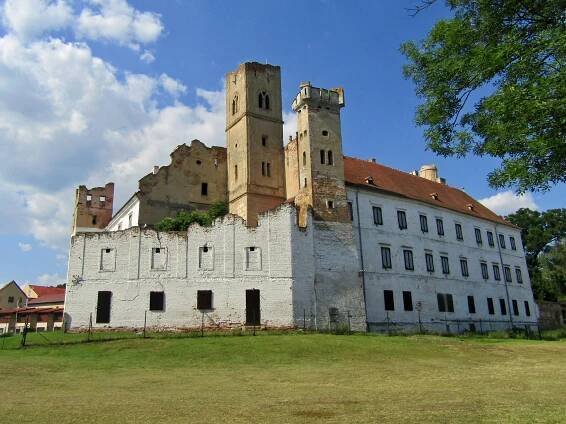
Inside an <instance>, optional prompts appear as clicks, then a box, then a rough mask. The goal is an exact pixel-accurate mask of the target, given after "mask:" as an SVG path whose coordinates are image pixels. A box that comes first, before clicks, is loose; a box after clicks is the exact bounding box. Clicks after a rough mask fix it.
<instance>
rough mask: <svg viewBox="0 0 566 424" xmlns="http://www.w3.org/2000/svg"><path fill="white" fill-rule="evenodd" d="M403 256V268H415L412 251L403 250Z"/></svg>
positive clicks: (411, 269)
mask: <svg viewBox="0 0 566 424" xmlns="http://www.w3.org/2000/svg"><path fill="white" fill-rule="evenodd" d="M403 257H404V258H405V269H407V270H409V271H413V270H414V269H415V264H414V263H413V251H412V250H408V249H405V250H403Z"/></svg>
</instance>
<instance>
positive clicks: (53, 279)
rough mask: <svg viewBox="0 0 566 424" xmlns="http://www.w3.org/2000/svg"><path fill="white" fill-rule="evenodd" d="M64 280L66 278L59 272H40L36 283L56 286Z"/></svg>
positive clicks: (65, 280)
mask: <svg viewBox="0 0 566 424" xmlns="http://www.w3.org/2000/svg"><path fill="white" fill-rule="evenodd" d="M66 282H67V279H66V278H65V277H63V276H61V275H59V274H41V275H40V276H39V277H37V283H38V284H39V285H41V286H56V285H58V284H65V283H66Z"/></svg>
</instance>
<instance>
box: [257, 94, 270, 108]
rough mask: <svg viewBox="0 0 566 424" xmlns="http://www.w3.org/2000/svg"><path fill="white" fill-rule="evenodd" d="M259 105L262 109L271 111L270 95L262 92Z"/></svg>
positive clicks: (258, 98) (258, 97)
mask: <svg viewBox="0 0 566 424" xmlns="http://www.w3.org/2000/svg"><path fill="white" fill-rule="evenodd" d="M257 104H258V106H259V108H260V109H269V94H267V93H266V92H265V91H262V92H261V93H259V94H258V96H257Z"/></svg>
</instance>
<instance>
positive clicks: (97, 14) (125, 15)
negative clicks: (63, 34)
mask: <svg viewBox="0 0 566 424" xmlns="http://www.w3.org/2000/svg"><path fill="white" fill-rule="evenodd" d="M90 4H91V5H92V6H94V9H91V8H85V9H83V10H82V11H81V13H80V15H79V16H78V18H77V22H76V33H77V35H78V36H79V37H82V38H85V39H91V40H102V41H114V42H117V43H119V44H122V45H125V46H128V47H130V48H132V49H134V50H139V49H140V45H141V44H147V43H152V42H155V41H156V40H157V39H158V38H159V36H160V35H161V33H162V32H163V24H162V22H161V17H160V16H159V15H158V14H156V13H152V12H140V11H139V10H136V9H134V8H133V7H132V6H130V5H129V4H128V3H127V1H126V0H90ZM147 57H149V56H147Z"/></svg>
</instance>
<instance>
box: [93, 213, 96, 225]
mask: <svg viewBox="0 0 566 424" xmlns="http://www.w3.org/2000/svg"><path fill="white" fill-rule="evenodd" d="M92 225H96V215H93V217H92Z"/></svg>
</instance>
